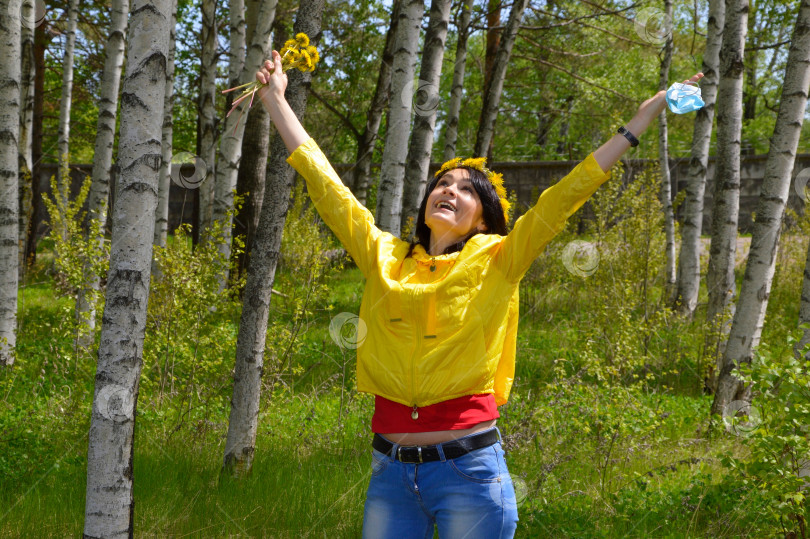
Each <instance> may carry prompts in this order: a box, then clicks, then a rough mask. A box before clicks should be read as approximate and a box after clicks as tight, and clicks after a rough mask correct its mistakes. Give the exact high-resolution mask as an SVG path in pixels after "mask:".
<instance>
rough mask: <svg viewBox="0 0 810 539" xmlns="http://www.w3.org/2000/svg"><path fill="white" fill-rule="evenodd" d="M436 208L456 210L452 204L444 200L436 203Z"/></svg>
mask: <svg viewBox="0 0 810 539" xmlns="http://www.w3.org/2000/svg"><path fill="white" fill-rule="evenodd" d="M436 208H437V209H439V210H447V211H451V212H453V213H455V212H456V208H455V207H454V206H453V205H452V204H450V203H449V202H444V201H442V202H439V203H438V204H436Z"/></svg>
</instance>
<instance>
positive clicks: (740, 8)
mask: <svg viewBox="0 0 810 539" xmlns="http://www.w3.org/2000/svg"><path fill="white" fill-rule="evenodd" d="M747 23H748V0H726V21H725V28H724V29H723V44H722V46H721V48H720V85H719V86H718V89H717V167H716V168H715V174H714V207H713V209H712V242H711V248H710V250H709V268H708V271H707V274H706V282H707V285H708V289H709V305H708V309H707V313H706V316H707V320H709V322H710V327H712V328H713V329H712V331H711V332H710V333H711V335H709V336H708V342H707V346H706V350H709V351H710V352H712V353H716V356H715V357H716V359H715V364H716V367H717V371H718V372H719V370H720V369H721V368H722V361H723V349H724V348H725V342H724V341H725V335H727V334H728V330H729V326H730V323H729V321H730V318H727V317H726V314H725V312H726V311H727V310H728V311H730V314H731V316H732V317H733V315H734V297H735V295H736V283H735V280H734V257H735V254H736V250H737V221H738V217H739V212H740V137H741V130H742V86H743V77H742V73H743V48H744V45H745V34H746V31H747Z"/></svg>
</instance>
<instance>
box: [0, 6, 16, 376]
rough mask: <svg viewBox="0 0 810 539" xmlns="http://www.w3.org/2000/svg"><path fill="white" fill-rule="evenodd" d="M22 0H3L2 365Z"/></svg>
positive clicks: (8, 333) (6, 350) (12, 237)
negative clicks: (15, 15)
mask: <svg viewBox="0 0 810 539" xmlns="http://www.w3.org/2000/svg"><path fill="white" fill-rule="evenodd" d="M20 9H21V2H20V0H0V13H2V14H3V16H2V17H0V61H2V63H3V65H4V66H5V68H4V69H1V70H0V88H3V91H2V92H0V365H11V364H12V363H14V356H15V353H14V351H15V346H16V345H17V284H18V279H19V273H18V272H19V270H18V268H17V263H18V261H19V259H20V258H19V244H18V243H17V240H18V237H19V230H18V227H19V222H18V215H17V213H18V211H19V208H18V198H17V196H18V193H17V190H18V186H17V182H18V180H19V173H20V169H19V161H18V158H19V155H18V153H17V143H18V141H19V131H20V28H21V24H20V17H19V15H18V16H17V17H14V16H13V15H14V14H19V13H20Z"/></svg>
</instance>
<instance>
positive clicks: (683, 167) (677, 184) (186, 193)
mask: <svg viewBox="0 0 810 539" xmlns="http://www.w3.org/2000/svg"><path fill="white" fill-rule="evenodd" d="M766 160H767V156H764V155H757V156H746V157H744V158H743V160H742V168H741V184H740V219H739V229H740V232H743V233H749V232H751V227H752V214H753V213H754V211H755V210H756V205H757V201H758V199H759V191H760V187H761V185H762V179H763V177H764V175H765V161H766ZM577 163H578V161H528V162H519V163H498V162H496V163H494V164H493V165H492V168H493V169H494V170H497V171H498V172H501V173H503V176H504V181H505V184H506V188H507V190H508V191H509V192H511V191H513V190H516V191H517V197H518V207H517V209H516V216H519V215H521V214H522V213H524V212H525V211H526V210H527V209H528V208H529V207H531V204H533V202H534V200H533V199H532V190H533V189H534V188H535V187H537V193H538V194H539V193H540V192H542V191H543V190H544V189H545V188H547V187H548V186H549V185H553V184H554V183H556V182H557V181H559V180H560V179H561V178H562V177H564V176H565V175H566V174H568V173H569V172H570V171H571V170H572V169H573V168H574V167H575V166H576V164H577ZM646 163H647V160H643V159H630V160H626V161H625V177H624V178H623V181H624V182H630V181H632V180H633V178H634V177H635V176H636V175H637V174H638V173H639V171H641V170H642V169H643V167H644V166H645V165H646ZM439 166H440V164H439V163H434V164H432V165H431V167H430V173H431V174H433V173H434V172H435V171H436V170H437V169H438V168H439ZM806 168H810V154H799V155H798V156H797V158H796V163H795V165H794V168H793V177H794V178H795V177H796V175H797V174H798V173H799V172H800V171H802V170H804V169H806ZM91 170H92V166H91V165H74V166H72V170H71V180H72V186H71V195H72V196H75V195H76V194H77V193H78V192H79V188H80V187H81V182H82V181H83V180H84V178H85V177H87V176H88V175H89V174H90V173H91ZM335 170H336V171H337V172H338V174H340V175H341V177H342V176H344V175H345V174H348V172H349V171H350V170H351V165H340V164H339V165H335ZM670 170H671V177H672V193H673V195H672V196H673V198H674V197H675V194H676V193H677V192H678V191H679V190H682V189H686V182H687V177H688V174H689V159H688V158H681V159H672V160H670ZM54 174H56V165H55V164H44V165H43V166H42V171H41V175H40V179H39V180H40V191H41V192H43V193H44V192H48V193H50V184H49V179H50V177H51V176H52V175H54ZM377 174H379V167H377V166H374V167H372V176H376V175H377ZM713 175H714V158H711V159H710V160H709V171H708V179H707V184H706V199H705V204H704V213H703V234H711V210H712V205H713V192H714V181H713ZM211 180H212V178H210V177H209V178H208V179H207V180H206V181H211ZM611 181H615V178H614V179H613V180H611ZM114 184H115V181H114V178H113V183H112V186H113V187H112V188H113V189H114ZM794 184H795V182H794ZM169 195H170V199H169V230H170V231H171V230H174V229H175V228H177V226H178V225H179V224H180V223H181V222H183V223H191V222H193V219H192V216H193V215H194V210H195V207H196V204H197V197H196V196H195V195H196V192H195V191H194V190H190V189H185V188H183V187H180V186H179V185H177V184H176V183H174V182H171V190H170V193H169ZM111 198H113V197H112V196H111ZM85 207H86V205H85ZM110 207H112V206H110ZM788 207H790V208H793V209H794V210H795V211H797V212H801V211H802V208H803V207H804V204H803V202H802V201H801V199H800V198H799V196H798V194H797V192H796V189H795V188H794V185H791V190H790V197H789V199H788ZM580 211H581V212H584V214H585V216H586V217H587V216H588V215H589V204H585V206H583V207H582V208H581V209H580ZM682 213H683V206H681V208H680V209H679V212H678V215H677V216H676V218H677V219H678V220H679V221H681V220H682ZM111 217H112V212H110V214H109V215H108V221H107V223H108V227H109V228H111V225H112V221H111ZM46 219H47V215H46V212H45V208H44V206H43V205H41V204H40V212H39V215H37V218H36V222H37V223H38V229H37V230H38V234H39V235H40V236H41V235H43V234H44V233H45V232H46V225H45V224H44V221H45V220H46Z"/></svg>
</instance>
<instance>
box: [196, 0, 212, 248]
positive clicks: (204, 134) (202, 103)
mask: <svg viewBox="0 0 810 539" xmlns="http://www.w3.org/2000/svg"><path fill="white" fill-rule="evenodd" d="M216 12H217V4H216V0H202V28H201V30H200V38H201V42H202V52H201V58H200V99H199V101H198V105H197V106H198V107H199V110H200V135H199V136H200V158H201V159H202V160H203V162H204V163H205V166H206V168H207V170H208V171H209V172H210V174H208V175H207V177H206V178H203V179H202V181H201V182H200V185H199V187H198V189H199V199H200V202H199V222H198V223H197V226H198V230H199V237H200V243H205V242H206V241H207V234H208V227H210V226H211V219H212V211H213V204H214V170H215V168H216V155H217V146H216V142H217V139H216V126H217V117H216V116H217V114H216V107H215V103H216V99H215V96H214V93H215V92H216V82H217V15H216Z"/></svg>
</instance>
